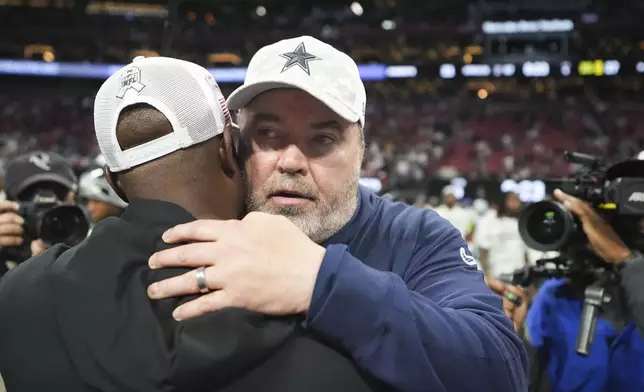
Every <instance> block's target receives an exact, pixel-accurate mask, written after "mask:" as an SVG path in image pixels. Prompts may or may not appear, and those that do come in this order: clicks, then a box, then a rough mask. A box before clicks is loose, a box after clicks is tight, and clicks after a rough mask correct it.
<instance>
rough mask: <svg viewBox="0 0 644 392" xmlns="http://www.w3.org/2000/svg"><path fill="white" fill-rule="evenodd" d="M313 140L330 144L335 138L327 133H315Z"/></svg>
mask: <svg viewBox="0 0 644 392" xmlns="http://www.w3.org/2000/svg"><path fill="white" fill-rule="evenodd" d="M313 140H314V141H315V142H316V143H318V144H332V143H334V142H335V139H334V138H332V137H331V136H327V135H317V136H315V137H314V138H313Z"/></svg>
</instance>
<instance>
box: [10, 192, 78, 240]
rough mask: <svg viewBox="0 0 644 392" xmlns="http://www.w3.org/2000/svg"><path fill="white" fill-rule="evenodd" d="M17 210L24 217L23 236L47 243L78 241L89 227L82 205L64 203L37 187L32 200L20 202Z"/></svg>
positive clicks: (52, 193)
mask: <svg viewBox="0 0 644 392" xmlns="http://www.w3.org/2000/svg"><path fill="white" fill-rule="evenodd" d="M18 214H19V215H20V216H22V217H23V218H24V220H25V223H24V225H23V226H24V230H25V236H26V237H27V238H31V239H35V238H39V239H41V240H42V241H44V242H45V243H47V244H49V245H53V244H59V243H63V244H65V245H68V246H74V245H78V244H79V243H81V242H82V241H83V239H85V237H86V236H87V232H88V231H89V222H88V221H87V217H86V215H85V213H84V212H83V210H82V209H80V208H79V207H77V206H72V205H65V204H63V203H62V202H61V201H60V200H58V197H57V196H56V194H55V193H54V192H53V191H50V190H47V189H39V190H37V191H36V192H35V194H34V196H33V199H32V201H29V202H21V203H20V209H19V211H18Z"/></svg>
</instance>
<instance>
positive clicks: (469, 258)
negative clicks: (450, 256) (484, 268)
mask: <svg viewBox="0 0 644 392" xmlns="http://www.w3.org/2000/svg"><path fill="white" fill-rule="evenodd" d="M461 259H463V262H464V263H465V264H467V265H477V264H476V259H475V258H474V257H472V256H470V255H468V254H467V253H465V248H463V247H461Z"/></svg>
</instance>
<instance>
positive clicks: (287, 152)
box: [277, 144, 309, 176]
mask: <svg viewBox="0 0 644 392" xmlns="http://www.w3.org/2000/svg"><path fill="white" fill-rule="evenodd" d="M277 167H278V170H279V171H280V173H287V174H300V175H303V176H305V175H307V174H308V172H309V170H308V160H307V158H306V155H305V154H304V153H303V152H302V150H300V149H299V148H298V147H297V146H296V145H293V144H291V145H289V146H288V147H286V148H285V149H284V151H283V152H282V155H281V156H280V160H279V162H278V164H277Z"/></svg>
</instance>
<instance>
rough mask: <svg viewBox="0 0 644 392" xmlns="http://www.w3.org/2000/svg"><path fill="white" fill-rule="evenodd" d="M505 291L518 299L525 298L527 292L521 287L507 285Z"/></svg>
mask: <svg viewBox="0 0 644 392" xmlns="http://www.w3.org/2000/svg"><path fill="white" fill-rule="evenodd" d="M505 289H506V290H507V291H508V292H509V293H512V294H514V295H516V296H517V297H520V298H525V297H526V293H525V290H523V289H521V288H520V287H517V286H512V285H507V286H505Z"/></svg>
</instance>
